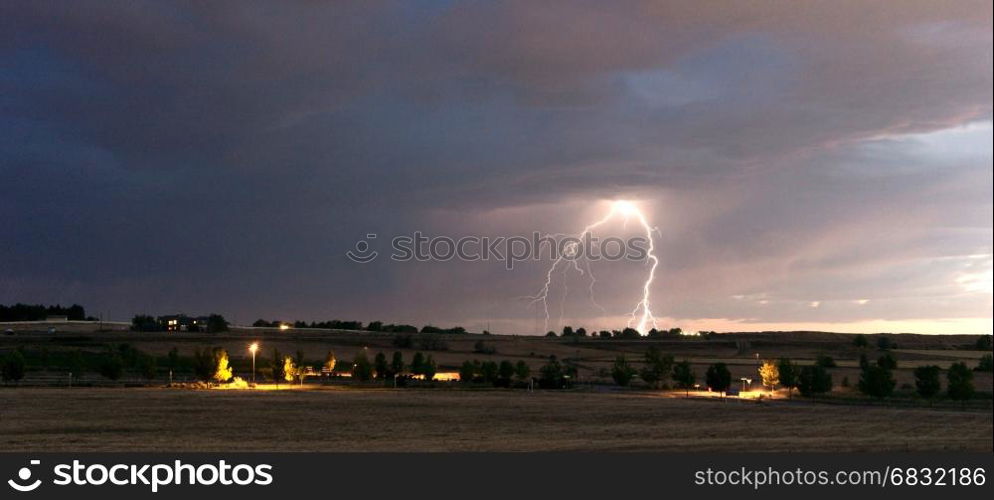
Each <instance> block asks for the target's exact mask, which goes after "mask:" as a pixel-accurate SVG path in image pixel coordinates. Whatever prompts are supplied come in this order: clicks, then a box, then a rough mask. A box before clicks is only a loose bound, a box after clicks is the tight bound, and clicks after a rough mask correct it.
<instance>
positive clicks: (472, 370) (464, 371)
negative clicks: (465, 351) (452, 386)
mask: <svg viewBox="0 0 994 500" xmlns="http://www.w3.org/2000/svg"><path fill="white" fill-rule="evenodd" d="M475 378H476V364H474V363H473V362H472V361H470V360H468V359H467V360H466V361H463V362H462V365H460V366H459V381H460V382H463V383H467V384H468V383H470V382H472V381H473V379H475Z"/></svg>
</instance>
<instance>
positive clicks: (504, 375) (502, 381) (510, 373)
mask: <svg viewBox="0 0 994 500" xmlns="http://www.w3.org/2000/svg"><path fill="white" fill-rule="evenodd" d="M513 377H514V365H513V364H512V363H511V362H510V361H508V360H506V359H505V360H504V361H501V362H500V365H498V366H497V385H499V386H501V387H510V385H511V378H513Z"/></svg>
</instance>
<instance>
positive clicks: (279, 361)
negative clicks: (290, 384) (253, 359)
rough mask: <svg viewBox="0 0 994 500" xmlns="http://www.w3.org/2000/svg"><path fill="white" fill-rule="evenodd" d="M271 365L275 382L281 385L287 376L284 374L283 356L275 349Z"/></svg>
mask: <svg viewBox="0 0 994 500" xmlns="http://www.w3.org/2000/svg"><path fill="white" fill-rule="evenodd" d="M269 363H270V369H271V370H272V371H273V382H274V383H276V384H277V385H279V383H280V382H282V381H283V380H285V379H286V374H285V373H283V364H284V363H283V355H282V354H280V351H279V350H277V349H276V348H275V347H274V348H273V359H271V360H270V362H269Z"/></svg>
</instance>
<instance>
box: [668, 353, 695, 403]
mask: <svg viewBox="0 0 994 500" xmlns="http://www.w3.org/2000/svg"><path fill="white" fill-rule="evenodd" d="M673 382H674V383H676V386H677V387H679V388H681V389H683V390H684V391H686V395H687V396H688V397H689V396H690V389H691V388H692V387H694V383H696V382H697V374H695V373H694V368H693V367H692V366H690V362H689V361H686V360H684V361H681V362H679V363H677V364H675V365H673Z"/></svg>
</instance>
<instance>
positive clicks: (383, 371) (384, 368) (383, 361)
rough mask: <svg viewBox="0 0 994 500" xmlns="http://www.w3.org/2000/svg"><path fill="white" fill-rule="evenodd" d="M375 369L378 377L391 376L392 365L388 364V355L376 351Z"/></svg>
mask: <svg viewBox="0 0 994 500" xmlns="http://www.w3.org/2000/svg"><path fill="white" fill-rule="evenodd" d="M373 371H374V372H375V373H376V378H378V379H385V378H388V377H389V376H390V365H388V364H387V356H386V355H385V354H383V353H382V352H378V353H376V356H375V357H374V358H373Z"/></svg>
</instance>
